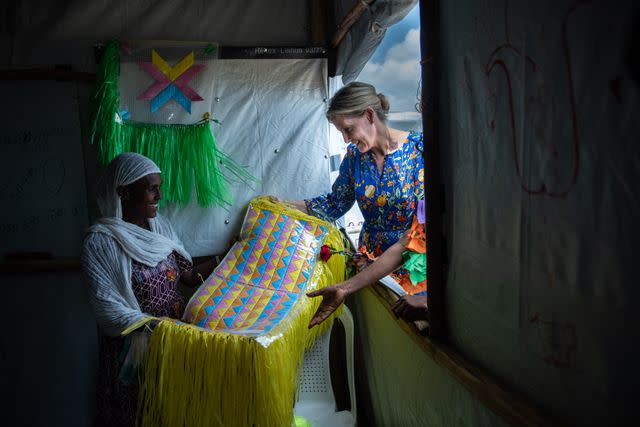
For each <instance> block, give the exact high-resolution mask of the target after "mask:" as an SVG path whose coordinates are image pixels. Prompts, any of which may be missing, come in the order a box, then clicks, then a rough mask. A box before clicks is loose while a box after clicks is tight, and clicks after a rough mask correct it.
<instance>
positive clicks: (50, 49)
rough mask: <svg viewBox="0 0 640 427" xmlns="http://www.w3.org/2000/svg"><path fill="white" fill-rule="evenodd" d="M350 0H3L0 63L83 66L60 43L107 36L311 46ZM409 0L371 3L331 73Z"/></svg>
mask: <svg viewBox="0 0 640 427" xmlns="http://www.w3.org/2000/svg"><path fill="white" fill-rule="evenodd" d="M357 1H359V0H357ZM357 1H354V0H349V1H337V0H331V1H326V2H325V1H322V0H309V1H300V0H269V1H264V0H238V1H228V0H199V1H172V0H135V1H134V0H117V1H106V0H102V1H91V2H86V1H83V0H71V1H62V0H48V1H38V0H24V1H20V2H6V3H5V4H3V5H1V6H0V15H2V16H4V17H5V19H4V20H3V21H2V22H0V49H1V52H2V56H1V57H0V65H3V66H9V67H30V66H45V65H51V64H57V63H65V64H73V65H74V66H75V67H76V68H80V69H81V70H83V71H89V70H90V69H91V68H92V66H93V65H92V64H91V61H88V60H83V59H80V60H79V59H78V58H71V57H68V56H67V55H65V54H64V51H65V48H66V51H71V50H73V48H76V47H78V48H81V47H86V46H91V45H92V44H93V43H95V42H96V41H97V40H105V39H109V38H118V39H134V40H136V39H137V40H143V39H148V40H190V41H191V40H198V41H200V40H207V41H215V42H218V43H219V44H220V45H222V46H312V45H313V44H317V41H315V40H314V42H315V43H314V42H312V37H311V33H312V27H313V26H314V23H316V22H320V25H322V21H324V20H325V19H324V16H326V23H325V24H324V29H325V31H324V33H325V34H326V37H325V38H326V39H330V38H331V36H332V35H333V34H334V33H335V31H336V29H337V28H338V26H339V25H340V23H341V22H342V20H343V19H344V17H345V15H346V14H347V13H348V12H349V11H350V10H351V8H352V7H353V6H354V5H355V4H356V3H357ZM416 4H417V0H376V1H374V2H373V3H372V5H371V6H369V7H368V8H367V9H366V10H365V12H364V13H363V14H362V15H361V16H360V18H359V20H358V21H357V22H356V23H355V24H354V25H353V26H352V27H351V29H350V31H349V32H348V33H347V35H346V36H345V37H344V39H343V41H342V43H341V44H340V46H339V48H338V51H337V57H336V74H337V75H341V74H342V75H343V80H345V81H349V80H353V79H354V78H355V77H356V76H357V75H358V74H359V73H360V71H361V70H362V67H364V64H365V63H366V62H367V60H368V59H369V58H370V57H371V55H372V54H373V52H374V51H375V48H376V47H377V46H378V44H379V43H380V42H381V41H382V38H383V37H384V33H385V30H386V28H387V27H389V26H390V25H393V24H394V23H396V22H398V21H399V20H401V19H402V18H403V17H404V16H405V15H406V14H407V13H408V12H409V11H410V10H411V9H412V8H413V7H414V6H415V5H416ZM314 5H315V7H314ZM323 7H324V10H323ZM312 11H313V12H312ZM321 12H323V13H321ZM312 15H315V16H312ZM320 16H323V18H320ZM324 44H325V45H327V44H328V43H327V42H325V43H324ZM45 52H47V53H45Z"/></svg>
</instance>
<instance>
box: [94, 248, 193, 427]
mask: <svg viewBox="0 0 640 427" xmlns="http://www.w3.org/2000/svg"><path fill="white" fill-rule="evenodd" d="M192 268H193V266H192V264H191V262H189V261H188V260H187V259H185V258H184V257H183V256H182V255H180V254H178V253H177V252H175V251H174V252H172V253H171V254H169V256H168V257H167V258H166V259H165V260H164V261H161V262H160V263H158V265H157V266H155V267H149V266H147V265H144V264H141V263H139V262H137V261H135V260H133V261H131V270H132V273H131V284H132V286H133V293H134V295H135V296H136V299H137V300H138V304H140V309H141V310H142V312H144V313H147V314H150V315H153V316H158V317H161V316H167V317H173V318H176V319H179V318H180V317H181V316H182V312H183V311H184V307H185V300H184V297H183V296H182V294H180V292H179V290H178V288H177V286H178V279H179V278H180V275H181V274H182V273H184V272H187V271H190V270H191V269H192ZM124 347H125V339H124V338H119V337H116V338H113V337H106V336H103V337H102V338H101V341H100V361H99V371H98V396H97V397H98V400H97V408H96V423H95V425H96V426H123V427H124V426H127V427H130V426H133V425H135V419H136V408H137V403H138V385H137V384H125V383H123V382H122V381H121V380H120V378H119V375H120V367H121V365H122V362H123V360H124V356H125V355H126V351H124V350H125V348H124Z"/></svg>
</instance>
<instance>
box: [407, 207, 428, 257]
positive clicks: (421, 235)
mask: <svg viewBox="0 0 640 427" xmlns="http://www.w3.org/2000/svg"><path fill="white" fill-rule="evenodd" d="M407 250H409V251H413V252H417V253H419V254H426V253H427V234H426V232H425V225H424V224H420V223H419V222H418V216H417V215H414V216H413V222H412V223H411V228H410V229H409V243H407Z"/></svg>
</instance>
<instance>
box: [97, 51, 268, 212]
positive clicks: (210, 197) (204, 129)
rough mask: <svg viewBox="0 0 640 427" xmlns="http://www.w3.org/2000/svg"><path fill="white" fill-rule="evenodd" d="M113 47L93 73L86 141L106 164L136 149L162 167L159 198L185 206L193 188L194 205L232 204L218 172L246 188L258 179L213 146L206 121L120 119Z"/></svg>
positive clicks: (117, 62)
mask: <svg viewBox="0 0 640 427" xmlns="http://www.w3.org/2000/svg"><path fill="white" fill-rule="evenodd" d="M119 48H120V47H119V43H118V42H116V41H110V42H109V43H108V44H107V46H106V48H105V51H104V54H103V57H102V61H101V62H100V68H99V70H98V75H97V78H98V82H97V90H96V94H95V97H94V101H95V106H94V122H93V128H92V133H91V139H90V141H91V143H92V144H97V145H98V159H99V161H100V162H101V163H103V164H107V163H109V162H110V161H111V160H112V159H113V158H114V157H116V156H117V155H118V154H120V153H124V152H127V151H133V152H136V153H140V154H143V155H145V156H147V157H149V158H150V159H151V160H153V161H154V162H155V163H156V164H157V165H158V167H159V168H160V169H161V170H162V177H163V193H164V195H165V200H169V201H171V202H174V203H177V204H182V205H184V204H187V203H188V202H189V201H190V200H191V193H192V189H193V188H194V187H195V190H196V198H197V201H198V204H199V205H200V206H205V207H206V206H211V205H218V206H223V207H224V206H230V205H231V204H233V197H232V196H231V193H230V192H229V189H228V186H227V182H226V179H225V174H224V172H228V173H230V174H231V175H233V176H235V177H236V178H238V179H239V180H240V181H242V182H243V183H245V184H247V185H249V186H251V184H252V183H256V182H258V180H257V179H256V178H255V177H253V176H252V175H251V174H250V173H249V172H247V171H246V169H245V168H243V167H242V166H240V165H238V164H237V163H236V162H235V161H233V159H231V158H230V157H229V156H227V155H226V154H225V153H223V152H222V151H220V150H219V149H218V147H217V145H216V139H215V136H214V135H213V132H212V131H211V124H210V122H209V121H201V122H199V123H196V124H193V125H175V124H171V125H163V124H147V123H137V122H131V121H123V120H122V119H121V118H120V116H119V115H118V105H119V93H118V77H119V69H120V55H119ZM223 171H224V172H223Z"/></svg>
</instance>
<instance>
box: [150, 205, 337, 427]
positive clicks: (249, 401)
mask: <svg viewBox="0 0 640 427" xmlns="http://www.w3.org/2000/svg"><path fill="white" fill-rule="evenodd" d="M251 204H252V205H253V206H254V207H256V208H259V209H265V210H270V211H272V212H277V213H283V214H286V215H288V216H290V217H292V218H296V219H299V220H304V221H311V222H314V223H318V224H322V225H324V226H325V227H327V229H328V232H327V236H326V238H325V241H324V244H327V245H329V246H331V247H332V248H334V249H338V250H344V242H343V239H342V235H341V233H340V232H339V231H338V230H337V229H336V228H335V227H334V226H332V225H331V224H329V223H327V222H325V221H322V220H320V219H318V218H315V217H312V216H309V215H306V214H303V213H302V212H300V211H298V210H295V209H291V208H288V207H286V206H284V205H283V204H280V203H274V202H273V201H271V200H269V199H268V198H265V197H259V198H257V199H254V200H253V201H252V202H251ZM345 270H346V268H345V259H344V257H343V256H341V255H333V256H332V257H331V259H330V260H329V261H328V262H326V263H325V262H322V261H320V260H317V262H316V266H315V269H314V272H313V275H312V276H311V279H310V281H309V285H308V286H307V292H309V291H311V290H314V289H319V288H322V287H325V286H328V285H332V284H335V283H338V282H341V281H343V280H344V279H345V274H346V271H345ZM320 300H321V299H320V298H308V297H307V296H305V295H302V296H300V299H299V300H298V301H297V302H296V304H295V305H294V306H293V308H292V310H291V311H290V313H289V314H288V316H287V318H286V319H283V320H282V321H281V322H280V324H279V325H278V326H276V327H275V328H274V329H272V330H271V331H269V333H268V334H265V335H263V336H260V337H247V336H241V335H234V334H229V333H222V332H208V331H204V330H202V329H200V328H196V327H194V326H191V325H186V324H176V323H174V322H172V321H166V320H164V321H161V322H160V323H159V324H158V325H157V326H156V328H155V329H154V331H153V334H152V336H151V341H150V344H149V352H148V356H147V360H146V364H145V372H144V377H143V378H142V382H141V387H140V395H139V404H138V422H139V424H140V425H142V426H145V427H146V426H149V427H158V426H225V427H229V426H242V427H245V426H264V427H267V426H274V427H282V426H290V425H291V422H292V420H293V405H294V398H295V394H296V389H297V378H298V377H297V371H298V369H299V367H300V366H301V363H302V360H303V357H304V350H305V349H306V348H308V347H310V346H311V345H312V344H313V342H314V341H315V339H316V337H318V336H319V335H321V334H322V333H324V332H325V331H326V330H327V329H328V328H329V327H330V325H331V324H332V323H333V319H334V318H335V317H336V316H338V315H339V311H338V312H336V313H334V314H333V315H332V317H331V318H329V319H327V320H326V321H325V322H323V323H322V324H321V325H319V326H316V327H314V328H313V329H311V330H309V329H308V324H309V321H310V320H311V317H312V315H313V314H314V313H315V311H316V309H317V307H318V305H319V304H320Z"/></svg>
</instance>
